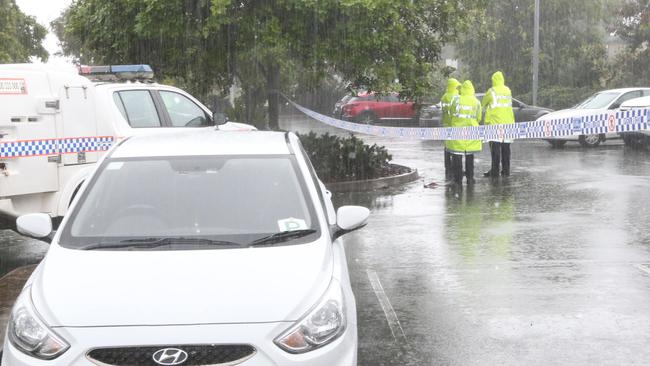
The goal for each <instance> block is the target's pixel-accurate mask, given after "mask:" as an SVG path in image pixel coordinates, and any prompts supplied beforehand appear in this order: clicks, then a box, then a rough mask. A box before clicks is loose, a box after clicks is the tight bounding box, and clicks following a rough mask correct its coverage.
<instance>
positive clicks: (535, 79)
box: [533, 0, 540, 105]
mask: <svg viewBox="0 0 650 366" xmlns="http://www.w3.org/2000/svg"><path fill="white" fill-rule="evenodd" d="M539 1H540V0H535V25H534V27H535V28H534V30H533V38H534V41H533V105H537V87H538V85H539Z"/></svg>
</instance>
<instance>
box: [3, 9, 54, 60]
mask: <svg viewBox="0 0 650 366" xmlns="http://www.w3.org/2000/svg"><path fill="white" fill-rule="evenodd" d="M46 35H47V30H46V29H45V27H43V26H42V25H40V24H38V23H37V22H36V20H35V19H34V17H31V16H28V15H25V14H24V13H23V12H22V11H20V8H18V6H17V5H16V2H15V1H14V0H0V63H21V62H29V59H30V57H38V58H40V59H41V60H43V61H46V60H47V57H48V53H47V51H46V50H45V48H43V45H42V42H43V39H45V36H46Z"/></svg>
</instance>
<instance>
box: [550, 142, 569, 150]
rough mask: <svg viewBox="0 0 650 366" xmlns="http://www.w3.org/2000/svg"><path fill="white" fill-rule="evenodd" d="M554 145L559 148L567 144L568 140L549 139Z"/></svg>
mask: <svg viewBox="0 0 650 366" xmlns="http://www.w3.org/2000/svg"><path fill="white" fill-rule="evenodd" d="M547 141H548V143H549V144H551V146H552V147H554V148H556V149H559V148H561V147H563V146H564V145H566V140H547Z"/></svg>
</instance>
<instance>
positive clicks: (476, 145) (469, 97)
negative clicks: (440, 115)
mask: <svg viewBox="0 0 650 366" xmlns="http://www.w3.org/2000/svg"><path fill="white" fill-rule="evenodd" d="M451 109H452V112H453V115H452V118H451V127H470V126H478V125H479V123H478V122H479V120H480V119H481V116H482V113H481V102H479V100H478V99H476V96H475V95H474V85H473V84H472V82H471V81H469V80H466V81H465V82H464V83H463V84H462V85H461V87H460V96H459V97H458V98H457V99H455V100H454V101H453V102H452V104H451ZM446 146H447V151H449V152H450V153H451V154H452V161H451V170H452V175H453V179H454V183H456V184H462V182H463V156H465V176H466V177H467V184H473V183H474V153H477V152H480V151H481V149H482V142H481V140H447V142H446Z"/></svg>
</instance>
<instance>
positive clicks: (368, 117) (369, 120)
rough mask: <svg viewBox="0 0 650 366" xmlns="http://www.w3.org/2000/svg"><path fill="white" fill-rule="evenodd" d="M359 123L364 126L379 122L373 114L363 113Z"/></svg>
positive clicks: (358, 119) (358, 118) (358, 120)
mask: <svg viewBox="0 0 650 366" xmlns="http://www.w3.org/2000/svg"><path fill="white" fill-rule="evenodd" d="M357 122H358V123H361V124H363V125H372V124H375V123H376V122H377V116H375V114H374V113H372V112H368V111H366V112H363V113H361V114H360V115H359V117H357Z"/></svg>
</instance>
